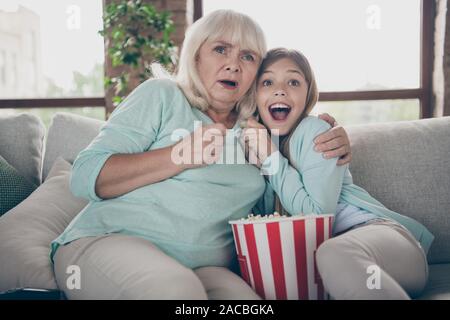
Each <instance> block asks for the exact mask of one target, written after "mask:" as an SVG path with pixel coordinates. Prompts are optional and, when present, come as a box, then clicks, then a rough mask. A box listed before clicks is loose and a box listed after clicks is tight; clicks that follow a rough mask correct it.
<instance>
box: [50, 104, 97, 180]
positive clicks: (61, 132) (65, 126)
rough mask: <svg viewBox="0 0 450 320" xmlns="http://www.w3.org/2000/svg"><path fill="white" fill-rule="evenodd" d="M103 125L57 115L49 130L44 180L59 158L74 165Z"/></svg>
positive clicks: (70, 116) (66, 114) (81, 117)
mask: <svg viewBox="0 0 450 320" xmlns="http://www.w3.org/2000/svg"><path fill="white" fill-rule="evenodd" d="M103 124H105V121H101V120H97V119H91V118H87V117H83V116H79V115H76V114H71V113H66V112H58V113H56V114H55V115H54V117H53V118H52V123H51V124H50V126H49V128H48V134H47V139H46V145H45V156H44V165H43V169H42V180H43V181H44V180H45V179H46V177H47V175H48V172H49V170H50V168H51V167H52V165H53V162H54V161H55V160H56V158H57V157H59V156H61V157H63V158H64V159H65V160H67V161H68V162H70V163H73V161H74V160H75V158H76V157H77V155H78V153H80V151H81V150H83V149H84V148H86V147H87V146H88V145H89V143H90V142H91V141H92V140H93V139H94V138H95V137H96V136H97V135H98V133H99V131H100V128H101V127H102V126H103Z"/></svg>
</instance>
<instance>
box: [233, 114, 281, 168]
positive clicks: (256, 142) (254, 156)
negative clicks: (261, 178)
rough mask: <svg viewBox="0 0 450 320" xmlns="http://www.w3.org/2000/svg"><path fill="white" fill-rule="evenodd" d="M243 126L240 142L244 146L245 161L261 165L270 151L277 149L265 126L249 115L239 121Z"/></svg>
mask: <svg viewBox="0 0 450 320" xmlns="http://www.w3.org/2000/svg"><path fill="white" fill-rule="evenodd" d="M241 127H243V128H244V129H243V131H242V135H241V143H242V145H244V146H245V150H244V151H245V155H246V158H247V161H249V162H250V163H251V164H255V165H256V166H257V167H259V168H260V167H261V165H262V163H263V162H264V161H265V160H266V159H267V157H268V156H270V155H271V154H272V153H274V152H275V151H277V150H278V148H277V147H276V146H275V144H274V143H273V142H272V139H271V137H270V135H269V132H268V130H267V128H266V127H265V126H264V125H263V124H261V123H259V122H258V121H256V119H255V118H253V117H250V118H248V119H247V120H244V121H242V122H241Z"/></svg>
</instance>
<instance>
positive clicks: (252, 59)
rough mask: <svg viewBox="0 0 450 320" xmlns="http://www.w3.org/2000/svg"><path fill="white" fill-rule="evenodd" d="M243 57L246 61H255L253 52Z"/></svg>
mask: <svg viewBox="0 0 450 320" xmlns="http://www.w3.org/2000/svg"><path fill="white" fill-rule="evenodd" d="M242 59H244V60H246V61H255V58H254V57H253V55H251V54H246V55H244V56H243V57H242Z"/></svg>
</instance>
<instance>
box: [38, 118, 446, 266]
mask: <svg viewBox="0 0 450 320" xmlns="http://www.w3.org/2000/svg"><path fill="white" fill-rule="evenodd" d="M104 123H105V122H104V121H99V120H93V119H88V118H85V117H82V116H77V115H73V114H69V113H58V114H56V115H55V117H54V118H53V122H52V124H51V125H50V127H49V132H48V136H47V141H46V151H45V157H44V166H43V178H44V179H45V177H46V176H47V174H48V171H49V168H51V166H52V164H53V162H54V161H55V159H56V157H57V156H62V157H63V158H64V159H66V160H67V161H69V162H71V163H72V162H73V161H74V159H75V158H76V156H77V154H78V153H79V152H80V151H81V150H83V149H84V148H85V147H87V146H88V145H89V143H90V142H91V140H92V139H93V138H94V137H95V136H96V135H97V134H98V132H99V130H100V128H101V127H102V125H103V124H104ZM346 130H347V132H348V134H349V137H350V140H351V144H352V153H353V160H352V162H351V164H350V171H351V173H352V175H353V179H354V182H355V183H356V184H357V185H359V186H361V187H363V188H365V189H366V190H367V191H368V192H369V193H370V194H372V195H373V196H374V197H375V198H377V199H378V200H379V201H381V202H382V203H383V204H384V205H385V206H386V207H388V208H390V209H391V210H394V211H396V212H398V213H401V214H403V215H406V216H409V217H411V218H414V219H416V220H417V221H419V222H421V223H422V224H424V225H425V226H426V227H427V228H428V229H429V230H430V231H431V232H432V233H433V234H434V235H435V237H436V238H435V241H434V243H433V245H432V246H431V249H430V252H429V260H430V262H432V263H450V117H443V118H434V119H425V120H417V121H406V122H392V123H380V124H368V125H358V126H348V127H346Z"/></svg>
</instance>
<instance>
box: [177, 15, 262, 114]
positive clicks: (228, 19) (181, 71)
mask: <svg viewBox="0 0 450 320" xmlns="http://www.w3.org/2000/svg"><path fill="white" fill-rule="evenodd" d="M224 35H227V36H229V40H230V41H231V43H232V44H233V45H238V46H239V47H240V48H241V49H243V50H251V51H253V52H255V53H256V54H257V55H258V56H259V58H260V59H259V61H261V60H262V59H263V58H264V55H265V54H266V50H267V47H266V40H265V37H264V33H263V31H262V29H261V27H260V26H259V25H258V24H257V23H256V22H255V21H254V20H253V19H251V18H250V17H249V16H247V15H245V14H242V13H238V12H235V11H232V10H217V11H214V12H212V13H210V14H208V15H206V16H204V17H202V18H201V19H199V20H197V21H196V22H195V23H194V24H192V25H191V26H190V27H189V28H188V30H187V31H186V36H185V38H184V42H183V47H182V50H181V54H180V59H179V61H178V72H177V74H176V76H175V81H176V82H177V84H178V86H179V87H180V88H181V89H182V90H183V92H184V94H185V96H186V98H187V99H188V101H189V103H190V104H191V106H193V107H196V108H198V109H200V110H202V111H206V110H207V109H208V107H209V103H208V100H209V99H208V97H209V95H208V92H207V90H206V89H205V87H204V86H203V84H202V81H201V80H200V76H199V74H198V70H197V55H198V51H199V49H200V47H201V46H202V45H203V44H204V43H205V41H207V40H208V41H216V40H218V39H220V38H223V36H224ZM255 82H256V81H254V82H253V84H252V86H251V87H250V89H249V90H248V92H246V93H245V94H244V96H243V97H242V98H241V99H240V100H239V101H238V102H237V105H236V110H237V111H238V114H239V118H242V119H245V118H248V117H249V116H251V115H252V114H253V113H254V112H255V110H256V83H255Z"/></svg>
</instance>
